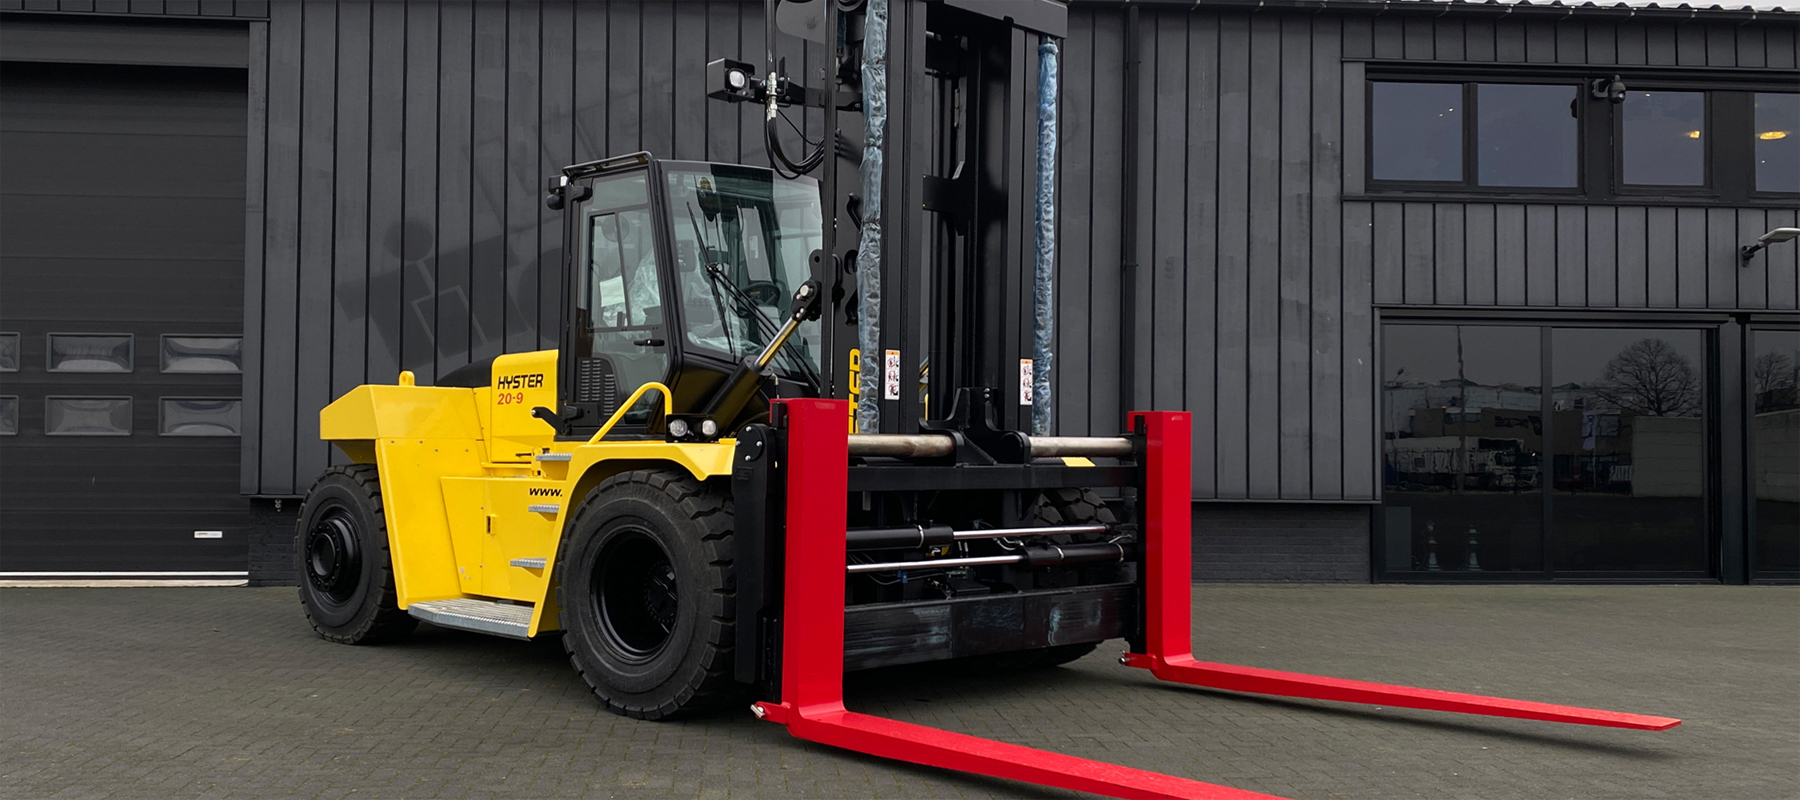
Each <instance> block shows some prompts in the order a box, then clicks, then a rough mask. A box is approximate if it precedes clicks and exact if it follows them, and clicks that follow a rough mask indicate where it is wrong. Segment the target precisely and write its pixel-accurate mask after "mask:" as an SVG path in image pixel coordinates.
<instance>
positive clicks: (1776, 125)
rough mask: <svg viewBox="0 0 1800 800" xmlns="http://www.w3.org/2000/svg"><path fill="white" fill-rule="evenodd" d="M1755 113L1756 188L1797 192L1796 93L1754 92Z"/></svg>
mask: <svg viewBox="0 0 1800 800" xmlns="http://www.w3.org/2000/svg"><path fill="white" fill-rule="evenodd" d="M1755 116H1756V124H1755V125H1754V126H1752V128H1751V131H1750V134H1751V136H1752V137H1753V139H1752V145H1751V146H1752V148H1753V149H1754V150H1755V152H1756V190H1757V191H1758V192H1785V193H1800V94H1777V93H1774V92H1757V93H1756V112H1755Z"/></svg>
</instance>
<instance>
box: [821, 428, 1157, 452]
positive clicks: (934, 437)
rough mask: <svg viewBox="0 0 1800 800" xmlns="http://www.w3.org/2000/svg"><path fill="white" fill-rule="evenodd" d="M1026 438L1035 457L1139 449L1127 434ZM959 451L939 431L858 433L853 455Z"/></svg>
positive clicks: (853, 438) (852, 442)
mask: <svg viewBox="0 0 1800 800" xmlns="http://www.w3.org/2000/svg"><path fill="white" fill-rule="evenodd" d="M1026 441H1027V442H1028V443H1029V444H1028V448H1029V452H1030V453H1031V456H1032V458H1055V457H1058V456H1101V457H1106V458H1130V457H1131V456H1132V453H1133V452H1135V450H1134V449H1133V448H1134V447H1135V445H1133V443H1132V441H1131V440H1130V439H1127V438H1125V437H1123V436H1032V437H1028V438H1027V439H1026ZM954 452H956V440H955V439H952V438H950V437H949V436H945V435H942V434H935V433H856V434H851V435H850V455H852V456H882V457H887V458H943V457H944V456H948V455H950V454H951V453H954Z"/></svg>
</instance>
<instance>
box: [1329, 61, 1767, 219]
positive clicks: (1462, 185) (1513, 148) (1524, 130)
mask: <svg viewBox="0 0 1800 800" xmlns="http://www.w3.org/2000/svg"><path fill="white" fill-rule="evenodd" d="M1372 70H1373V77H1372V78H1371V79H1370V81H1369V84H1368V111H1367V114H1368V129H1367V137H1368V138H1367V140H1366V141H1365V146H1366V151H1365V152H1366V153H1367V156H1368V164H1369V171H1368V180H1367V183H1366V185H1365V186H1364V189H1365V190H1366V191H1367V192H1369V193H1373V194H1385V193H1394V194H1407V195H1414V196H1418V195H1432V196H1450V197H1457V198H1472V197H1483V198H1492V197H1494V196H1496V195H1508V196H1515V197H1517V196H1531V195H1539V196H1543V198H1544V199H1546V200H1552V201H1561V200H1563V199H1565V198H1576V199H1585V200H1589V201H1608V200H1614V199H1621V198H1628V199H1629V200H1630V201H1632V202H1641V201H1642V200H1643V199H1645V198H1648V197H1666V198H1669V201H1670V202H1679V203H1694V202H1696V201H1699V202H1706V201H1712V202H1718V203H1722V204H1730V205H1744V204H1751V203H1755V204H1759V205H1776V206H1783V207H1800V202H1795V201H1800V94H1796V93H1793V92H1779V91H1758V90H1757V87H1756V85H1755V84H1747V83H1726V82H1724V79H1711V78H1708V77H1706V76H1700V77H1696V78H1693V79H1684V80H1681V81H1674V80H1672V79H1669V78H1666V77H1664V76H1660V75H1659V76H1643V77H1636V76H1632V75H1629V74H1627V75H1622V76H1618V80H1619V81H1621V82H1623V83H1624V84H1625V86H1626V89H1625V91H1624V92H1623V95H1622V96H1620V95H1611V94H1609V93H1608V92H1609V91H1610V89H1611V87H1612V85H1613V77H1614V76H1610V75H1608V76H1602V77H1599V78H1598V81H1599V82H1598V83H1596V82H1595V81H1596V77H1595V76H1593V75H1588V74H1586V72H1585V71H1583V72H1579V73H1577V72H1575V71H1567V72H1556V73H1549V74H1544V75H1540V76H1535V77H1534V76H1532V75H1530V74H1529V73H1508V74H1503V75H1493V76H1490V75H1488V74H1485V73H1484V74H1481V75H1480V77H1481V80H1474V79H1473V77H1474V73H1473V72H1472V71H1470V70H1465V73H1468V74H1470V76H1471V77H1470V78H1468V79H1464V80H1461V81H1457V80H1455V79H1454V78H1452V79H1448V80H1446V79H1445V78H1444V77H1443V75H1442V74H1441V73H1440V74H1434V75H1430V76H1427V75H1423V74H1419V73H1416V72H1410V73H1409V72H1406V71H1402V70H1401V69H1400V68H1397V67H1393V68H1390V67H1382V66H1377V67H1373V68H1372ZM1486 72H1493V71H1492V70H1488V71H1486ZM1709 84H1710V85H1709ZM1614 96H1620V97H1621V102H1619V103H1616V104H1615V103H1613V102H1612V100H1611V98H1612V97H1614Z"/></svg>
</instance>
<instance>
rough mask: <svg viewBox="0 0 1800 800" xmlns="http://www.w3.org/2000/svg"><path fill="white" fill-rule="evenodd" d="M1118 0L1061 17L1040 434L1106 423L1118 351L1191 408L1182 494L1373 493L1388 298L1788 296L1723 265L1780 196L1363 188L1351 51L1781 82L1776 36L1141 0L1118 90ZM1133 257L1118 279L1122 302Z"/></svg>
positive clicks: (1762, 277)
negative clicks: (1745, 198)
mask: <svg viewBox="0 0 1800 800" xmlns="http://www.w3.org/2000/svg"><path fill="white" fill-rule="evenodd" d="M1121 5H1122V4H1120V3H1116V2H1105V1H1104V0H1090V1H1089V2H1079V3H1076V4H1075V5H1074V7H1073V8H1072V9H1071V14H1070V41H1069V45H1068V47H1067V52H1068V56H1067V57H1066V59H1065V65H1064V73H1063V86H1064V95H1063V97H1064V100H1063V120H1064V124H1063V159H1062V160H1063V165H1064V174H1063V178H1062V195H1061V202H1062V209H1063V221H1064V224H1063V226H1062V232H1063V243H1062V249H1061V254H1060V257H1061V267H1060V268H1061V273H1060V284H1059V303H1060V306H1059V308H1060V309H1061V319H1062V327H1061V329H1060V331H1059V337H1058V347H1059V352H1060V353H1062V354H1063V357H1062V358H1060V359H1059V360H1058V365H1059V369H1058V374H1057V379H1058V383H1057V387H1058V393H1057V403H1058V407H1057V415H1058V425H1059V429H1060V432H1062V433H1066V434H1079V433H1084V432H1089V431H1092V432H1104V431H1108V430H1112V429H1113V428H1114V426H1116V425H1117V422H1116V420H1117V419H1118V418H1119V417H1120V414H1121V410H1120V409H1119V408H1118V404H1119V391H1118V388H1117V386H1116V381H1117V380H1118V376H1119V375H1120V371H1119V368H1118V363H1119V362H1120V361H1123V360H1125V359H1130V360H1131V361H1130V363H1131V365H1132V368H1131V369H1130V370H1129V373H1130V374H1131V375H1133V376H1135V379H1134V381H1133V384H1134V385H1133V386H1131V387H1130V392H1129V396H1130V398H1131V399H1132V402H1133V404H1134V405H1135V406H1139V407H1152V406H1154V407H1164V408H1166V407H1180V408H1186V409H1189V410H1191V411H1193V412H1194V413H1195V416H1196V426H1195V428H1196V431H1195V442H1194V446H1195V451H1194V453H1195V465H1194V495H1195V497H1196V498H1197V499H1220V500H1254V499H1280V500H1323V501H1329V500H1347V501H1368V500H1373V499H1375V498H1376V497H1377V486H1376V482H1375V476H1376V475H1377V474H1378V473H1377V471H1376V470H1377V465H1376V460H1375V459H1376V453H1375V444H1376V442H1377V440H1378V439H1377V432H1376V409H1375V378H1376V376H1375V341H1376V325H1375V323H1376V314H1375V309H1376V307H1377V306H1380V305H1410V306H1479V307H1515V308H1522V309H1529V308H1537V307H1542V308H1588V309H1633V308H1672V309H1688V308H1691V309H1711V310H1719V309H1731V310H1745V311H1761V310H1791V309H1794V308H1796V305H1797V303H1800V295H1797V293H1796V292H1797V287H1796V282H1795V278H1794V275H1795V266H1796V263H1795V253H1796V250H1795V249H1794V248H1786V249H1785V250H1783V251H1781V252H1775V251H1773V250H1771V251H1765V253H1766V254H1770V253H1772V254H1773V258H1771V259H1770V260H1769V261H1767V262H1758V263H1754V264H1752V265H1751V266H1750V267H1748V268H1743V269H1740V268H1738V266H1737V262H1736V259H1735V247H1736V246H1737V245H1739V244H1742V243H1743V242H1745V241H1749V240H1750V239H1751V238H1754V236H1755V235H1756V234H1760V233H1761V232H1762V231H1765V230H1767V229H1768V228H1770V227H1776V226H1781V225H1790V226H1791V225H1794V224H1795V221H1796V218H1795V213H1794V211H1793V210H1791V209H1784V208H1756V207H1749V208H1733V207H1719V206H1709V207H1697V206H1695V207H1680V208H1676V207H1655V206H1630V205H1618V206H1612V205H1594V206H1589V205H1573V204H1549V203H1521V202H1513V203H1506V202H1493V201H1488V202H1472V203H1462V202H1408V201H1403V200H1400V199H1395V200H1385V199H1374V198H1365V197H1363V196H1362V195H1361V192H1362V191H1363V184H1364V176H1365V165H1364V164H1363V136H1364V133H1363V128H1364V94H1365V93H1364V79H1365V74H1366V70H1365V64H1366V63H1367V62H1369V61H1420V62H1443V61H1454V62H1541V63H1545V64H1561V65H1596V66H1602V65H1604V66H1610V65H1614V64H1618V65H1646V64H1648V65H1656V64H1666V65H1671V66H1693V67H1704V68H1709V69H1710V68H1717V67H1730V68H1738V69H1769V68H1774V69H1782V70H1792V69H1794V65H1795V61H1796V55H1795V51H1796V42H1795V36H1794V33H1795V26H1793V25H1792V24H1787V23H1784V22H1779V21H1778V22H1750V23H1747V24H1739V23H1740V22H1741V21H1739V20H1734V21H1733V23H1732V24H1706V23H1698V22H1694V23H1684V24H1681V25H1679V26H1677V25H1676V24H1675V23H1674V22H1672V21H1648V22H1646V21H1631V20H1625V21H1620V20H1618V19H1603V18H1600V15H1599V14H1594V15H1591V16H1590V17H1589V18H1586V19H1566V20H1562V21H1556V20H1554V19H1550V18H1531V19H1517V20H1514V19H1502V18H1496V17H1497V16H1498V15H1497V14H1496V13H1490V11H1491V10H1490V9H1485V8H1481V7H1477V8H1470V9H1463V10H1445V9H1443V8H1442V7H1434V8H1431V13H1432V14H1441V15H1440V16H1435V17H1433V16H1428V15H1426V14H1424V13H1422V11H1423V9H1424V8H1425V7H1426V6H1427V5H1428V4H1417V5H1418V6H1419V7H1420V11H1421V13H1413V12H1412V11H1409V10H1399V11H1397V12H1396V13H1394V14H1392V15H1382V16H1374V15H1371V14H1359V13H1347V12H1346V13H1342V14H1329V13H1327V14H1315V13H1312V12H1311V11H1310V10H1309V11H1307V12H1304V13H1302V12H1298V11H1295V12H1281V11H1276V10H1265V11H1261V12H1251V11H1248V10H1217V9H1208V10H1205V11H1192V10H1190V8H1188V7H1175V4H1172V3H1171V4H1148V5H1144V6H1141V7H1140V8H1139V10H1138V14H1139V23H1138V30H1137V32H1136V35H1137V37H1138V39H1137V42H1136V47H1137V52H1138V53H1139V54H1140V57H1141V58H1142V59H1143V68H1142V69H1141V70H1139V72H1138V74H1139V75H1141V76H1142V77H1141V79H1140V83H1139V85H1137V86H1135V87H1134V86H1129V85H1126V83H1125V82H1124V76H1125V74H1126V72H1125V70H1124V69H1122V68H1121V67H1122V66H1123V64H1124V61H1125V58H1124V55H1123V54H1124V53H1126V52H1128V51H1129V49H1130V46H1129V44H1128V43H1127V40H1126V37H1127V36H1128V35H1130V34H1129V32H1128V31H1127V29H1126V25H1127V19H1128V17H1129V14H1130V12H1129V11H1128V10H1127V9H1125V8H1122V7H1121ZM1134 90H1135V91H1138V92H1140V93H1141V94H1139V97H1141V98H1143V101H1142V102H1141V103H1140V106H1139V107H1140V108H1141V109H1142V114H1141V116H1140V120H1139V121H1140V126H1139V135H1138V137H1137V139H1136V141H1134V142H1126V141H1124V140H1123V136H1124V134H1125V131H1126V126H1125V124H1124V123H1123V122H1122V120H1121V119H1120V114H1121V108H1122V107H1123V105H1124V103H1123V101H1122V100H1121V99H1120V98H1121V97H1123V95H1125V93H1127V92H1131V91H1134ZM1127 172H1131V174H1132V175H1133V176H1134V177H1135V184H1136V186H1137V187H1138V191H1139V196H1138V202H1137V209H1138V214H1137V216H1136V217H1135V218H1133V219H1124V218H1123V217H1122V213H1121V211H1120V209H1122V208H1125V207H1126V204H1125V203H1123V202H1122V197H1121V195H1120V191H1121V189H1120V187H1121V185H1122V184H1124V183H1129V181H1126V180H1124V175H1125V173H1127ZM1346 196H1348V197H1349V198H1350V199H1348V200H1346V199H1344V198H1345V197H1346ZM1121 236H1125V237H1131V238H1130V242H1128V243H1125V244H1122V243H1121V241H1120V237H1121ZM1759 258H1760V257H1759ZM1134 259H1135V260H1136V261H1137V262H1139V263H1137V266H1136V272H1135V274H1136V275H1137V276H1138V278H1137V286H1136V287H1135V288H1136V293H1135V296H1134V297H1133V298H1131V299H1130V301H1129V302H1126V303H1123V304H1121V303H1120V301H1119V300H1118V299H1117V294H1116V293H1117V292H1118V291H1119V288H1120V276H1121V275H1123V274H1126V273H1127V272H1128V269H1127V267H1128V265H1130V264H1131V263H1132V262H1133V260H1134ZM1115 314H1117V315H1120V316H1114V315H1115ZM1084 323H1086V324H1084ZM1114 331H1121V332H1122V333H1121V334H1118V335H1115V334H1114ZM1119 336H1122V337H1123V341H1121V340H1120V339H1119V338H1118V337H1119ZM1114 353H1117V354H1119V356H1118V358H1117V359H1114V358H1112V357H1111V356H1112V355H1113V354H1114Z"/></svg>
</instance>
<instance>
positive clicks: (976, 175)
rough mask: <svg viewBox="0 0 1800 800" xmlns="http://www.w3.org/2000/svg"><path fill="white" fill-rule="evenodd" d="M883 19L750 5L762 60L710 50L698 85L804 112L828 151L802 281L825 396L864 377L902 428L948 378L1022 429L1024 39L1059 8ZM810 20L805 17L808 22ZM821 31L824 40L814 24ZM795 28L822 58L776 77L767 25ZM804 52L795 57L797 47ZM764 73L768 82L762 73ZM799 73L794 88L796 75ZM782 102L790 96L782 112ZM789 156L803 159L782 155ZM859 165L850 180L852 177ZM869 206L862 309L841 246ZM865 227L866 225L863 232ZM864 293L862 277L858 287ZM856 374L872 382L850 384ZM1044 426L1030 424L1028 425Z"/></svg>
mask: <svg viewBox="0 0 1800 800" xmlns="http://www.w3.org/2000/svg"><path fill="white" fill-rule="evenodd" d="M878 5H879V6H880V13H881V15H882V17H883V18H884V21H885V24H870V21H869V15H870V12H871V7H872V6H871V4H869V3H867V2H865V1H864V0H807V1H806V2H800V3H795V2H782V1H780V0H771V2H769V3H768V14H767V18H768V19H769V21H770V22H769V30H768V32H767V34H768V36H769V37H770V42H769V44H768V46H767V48H766V52H765V53H764V54H761V55H763V56H764V63H750V62H744V61H737V60H733V59H730V58H722V59H717V60H715V61H713V62H712V63H711V64H709V69H708V75H709V80H710V81H711V84H710V85H711V89H712V96H713V97H714V98H716V99H720V100H727V101H732V102H755V103H759V104H764V105H765V106H766V105H767V104H768V102H769V99H770V96H771V92H770V90H769V87H766V86H763V85H761V84H766V83H773V84H775V87H774V92H773V95H774V97H775V99H776V103H775V105H776V107H775V108H771V109H769V112H768V113H769V114H787V113H792V114H794V115H796V116H799V115H800V114H802V112H803V111H805V110H813V111H816V112H818V113H819V116H821V117H822V119H823V129H824V130H826V131H834V132H835V135H833V136H822V137H820V138H821V139H822V140H824V141H826V142H828V143H832V144H830V145H820V146H819V149H820V150H823V149H825V147H827V146H829V147H830V149H831V150H832V151H833V152H834V153H835V157H824V158H820V159H819V160H818V161H817V162H816V163H814V164H812V165H811V166H810V168H808V169H807V170H806V171H809V172H812V171H814V170H816V173H815V174H816V176H817V177H818V179H819V183H820V189H821V192H822V194H823V195H824V197H825V198H826V199H825V204H826V209H827V210H826V220H827V222H828V224H827V226H826V230H825V236H824V242H825V247H824V248H823V249H824V251H825V252H826V253H829V254H830V257H829V258H826V259H823V260H822V266H824V267H825V269H824V271H822V272H821V273H820V274H818V275H816V276H815V277H817V278H818V279H819V280H820V281H821V283H822V284H823V285H824V287H825V288H826V291H827V293H828V301H829V302H828V303H827V307H826V308H825V309H824V320H825V325H824V338H825V342H826V351H827V352H828V353H829V354H830V357H829V358H828V359H827V360H826V364H825V365H824V378H825V381H826V384H827V385H826V386H825V387H824V392H823V395H824V396H827V397H851V398H853V399H857V398H858V395H860V394H863V393H864V392H866V391H867V390H866V389H864V388H863V387H864V386H868V385H871V384H872V385H873V386H874V387H876V388H877V389H878V390H879V391H880V392H881V396H880V397H879V398H878V399H877V400H876V402H877V403H878V407H879V409H880V412H879V427H876V428H866V427H865V428H864V429H862V430H861V432H864V433H878V432H886V433H911V432H916V431H918V430H920V423H921V422H925V421H927V420H930V419H942V418H943V417H944V416H945V414H947V413H948V410H949V408H950V406H951V403H952V401H953V392H954V390H956V389H962V388H973V387H986V388H990V389H992V390H993V391H994V392H995V398H994V407H995V410H996V412H997V414H998V419H997V420H996V422H997V423H998V424H999V425H1000V426H1001V427H1003V428H1011V429H1029V428H1030V419H1031V412H1030V403H1029V402H1028V401H1027V400H1026V398H1028V397H1029V396H1030V392H1029V389H1027V388H1025V387H1024V386H1022V384H1021V381H1020V380H1019V379H1018V377H1017V376H1018V374H1019V373H1018V371H1017V370H1018V368H1019V364H1020V362H1021V360H1023V359H1028V358H1031V357H1032V334H1033V324H1034V318H1033V314H1032V305H1031V297H1032V287H1033V270H1032V246H1031V243H1032V230H1033V220H1032V216H1031V213H1030V208H1031V198H1032V196H1033V189H1034V184H1035V180H1036V179H1035V177H1034V175H1033V171H1034V169H1035V165H1036V161H1037V147H1036V141H1035V131H1036V128H1037V114H1038V108H1037V107H1038V103H1037V97H1036V96H1035V89H1034V87H1035V85H1036V83H1037V80H1036V78H1037V74H1038V57H1037V53H1038V48H1039V45H1040V44H1041V43H1043V42H1045V41H1054V40H1058V39H1060V38H1062V37H1063V36H1065V35H1066V33H1067V26H1068V10H1067V8H1066V7H1065V6H1064V5H1063V4H1062V3H1060V2H1053V1H1052V0H1008V1H1007V2H992V1H991V0H989V1H986V2H983V1H981V0H931V1H930V2H927V0H886V2H883V3H880V4H878ZM815 17H817V18H815ZM834 30H835V31H838V32H840V33H839V34H838V35H837V36H828V35H823V34H820V33H817V32H818V31H834ZM871 30H877V31H885V35H886V38H885V40H884V41H883V45H884V46H885V51H886V58H885V59H884V62H885V66H884V69H883V70H882V75H881V77H882V78H883V79H885V88H886V92H885V95H884V96H885V105H886V109H885V110H886V113H885V122H886V128H885V131H883V133H884V134H885V135H884V136H883V137H882V138H883V139H884V140H885V142H886V146H885V147H884V148H882V149H883V152H882V153H881V161H880V162H879V163H880V168H879V173H880V174H879V175H878V176H876V177H877V180H878V182H879V186H880V189H879V192H880V196H879V197H878V198H875V201H874V202H871V198H869V197H867V196H866V190H865V187H866V186H870V185H871V182H870V181H868V180H867V178H868V175H867V168H866V166H865V165H864V164H863V161H864V148H863V143H864V142H866V141H867V140H868V139H869V132H868V131H867V130H866V127H865V123H866V122H867V117H866V116H865V115H864V114H863V113H859V112H863V111H865V110H866V105H865V102H864V100H863V98H864V96H865V90H866V87H865V86H864V81H865V80H867V79H868V78H869V76H868V75H865V72H866V71H865V70H863V69H861V66H862V64H863V61H864V54H865V53H866V52H867V51H868V49H869V47H870V42H869V41H868V40H867V38H866V37H867V36H868V35H869V32H870V31H871ZM790 31H791V33H792V34H793V35H798V36H803V37H809V38H810V39H811V41H809V43H808V46H809V47H811V48H812V49H813V50H814V51H822V52H824V53H828V54H829V56H828V57H827V58H825V59H824V60H825V63H826V64H827V66H826V67H825V68H821V69H817V70H814V71H813V72H812V73H811V74H808V75H804V76H801V75H787V74H785V73H783V72H782V71H781V70H782V65H783V62H782V61H781V60H779V59H776V58H775V56H774V52H775V49H776V48H775V37H779V36H786V35H789V32H790ZM809 60H811V59H809ZM771 76H773V79H772V80H771ZM802 84H804V85H802ZM789 106H792V107H789ZM768 135H769V136H770V137H771V139H772V141H771V143H770V150H771V158H772V161H773V162H774V163H773V166H775V167H776V168H777V170H778V171H782V169H783V167H784V166H786V164H784V162H783V160H782V159H784V158H785V155H786V150H785V149H784V148H783V145H782V143H781V141H780V139H787V140H792V139H794V138H795V135H794V134H792V133H783V132H781V131H780V129H779V128H778V127H777V126H776V125H775V124H774V120H773V118H771V119H770V120H769V133H768ZM791 161H794V162H795V165H797V166H802V167H807V164H806V163H805V162H806V159H805V158H802V159H797V160H791ZM858 177H862V178H863V180H860V181H859V180H858V179H857V178H858ZM875 207H878V208H879V209H881V211H880V213H881V236H880V250H879V257H878V267H877V268H876V269H875V270H873V271H872V272H871V271H868V270H863V271H862V276H861V277H867V276H869V275H871V274H873V275H876V276H878V283H877V284H876V285H875V286H874V287H873V288H874V290H875V293H876V294H877V295H878V296H879V297H880V298H881V304H880V306H879V310H878V312H877V313H876V314H873V315H872V314H870V313H869V311H868V309H867V308H865V307H863V304H862V303H860V302H859V291H858V290H859V286H858V281H859V274H858V273H859V269H858V261H859V256H860V255H861V254H859V253H858V247H859V237H858V234H859V232H860V228H861V227H862V223H863V221H864V220H863V217H864V216H865V214H864V212H866V211H867V210H868V209H871V208H875ZM863 238H864V239H866V238H867V237H863ZM863 288H866V287H863ZM870 325H875V326H878V331H879V333H878V335H877V336H875V337H873V338H874V339H875V340H876V341H878V343H879V344H878V345H877V347H876V348H875V349H877V350H879V351H880V352H872V353H866V352H857V353H856V355H855V357H854V358H853V356H852V351H853V350H858V341H857V340H858V333H859V332H860V330H861V329H862V328H863V327H866V326H870ZM869 370H873V371H875V375H876V377H877V378H878V379H877V380H874V381H869V382H867V383H861V384H860V385H859V381H858V380H857V378H858V377H859V376H860V375H861V374H862V373H863V372H864V371H869ZM1040 432H1047V431H1040Z"/></svg>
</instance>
